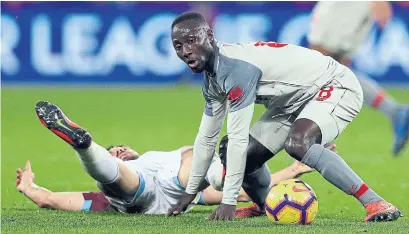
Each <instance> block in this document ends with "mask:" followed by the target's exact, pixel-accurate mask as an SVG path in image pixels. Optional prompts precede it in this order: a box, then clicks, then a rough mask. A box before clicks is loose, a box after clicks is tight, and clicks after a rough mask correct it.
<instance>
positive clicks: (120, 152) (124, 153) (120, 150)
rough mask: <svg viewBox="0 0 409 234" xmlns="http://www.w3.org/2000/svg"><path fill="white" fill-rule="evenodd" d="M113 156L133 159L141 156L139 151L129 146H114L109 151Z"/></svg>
mask: <svg viewBox="0 0 409 234" xmlns="http://www.w3.org/2000/svg"><path fill="white" fill-rule="evenodd" d="M108 152H109V153H110V154H111V155H112V156H114V157H117V158H119V159H122V160H124V161H126V160H133V159H137V158H138V157H139V154H138V152H136V151H135V150H133V149H132V148H130V147H129V146H114V147H112V148H111V149H110V150H109V151H108Z"/></svg>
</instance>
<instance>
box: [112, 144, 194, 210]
mask: <svg viewBox="0 0 409 234" xmlns="http://www.w3.org/2000/svg"><path fill="white" fill-rule="evenodd" d="M181 155H182V149H179V150H175V151H171V152H155V151H152V152H147V153H146V154H144V155H142V156H141V157H140V158H138V159H136V160H132V161H126V162H124V163H125V165H127V166H128V167H130V168H131V169H132V170H134V171H136V172H137V173H138V175H139V189H138V191H137V192H136V194H135V196H134V198H133V200H132V201H131V202H127V201H125V200H124V199H122V198H115V197H107V198H108V199H109V200H110V201H111V203H112V205H113V206H115V207H116V208H117V209H118V210H119V211H120V212H123V213H142V214H167V212H168V211H169V209H170V208H171V207H172V206H173V205H175V204H176V203H177V202H178V201H179V199H180V198H181V197H182V195H183V194H184V191H185V188H184V187H183V186H181V185H180V183H179V180H178V173H179V169H180V165H181V160H182V157H181ZM197 200H198V199H196V200H195V201H197Z"/></svg>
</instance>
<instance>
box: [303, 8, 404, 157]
mask: <svg viewBox="0 0 409 234" xmlns="http://www.w3.org/2000/svg"><path fill="white" fill-rule="evenodd" d="M346 16H347V17H346ZM391 18H392V7H391V4H390V3H388V2H385V1H352V2H350V1H348V2H343V1H321V2H318V3H316V5H315V7H314V10H313V12H312V21H311V27H310V30H309V33H308V36H307V38H308V41H309V43H310V48H311V49H314V50H318V51H320V52H321V53H323V54H324V55H328V56H331V57H333V58H334V59H335V60H337V61H338V62H340V63H341V64H343V65H345V66H348V67H349V66H350V65H351V58H352V57H353V55H354V54H355V52H356V51H357V49H358V48H359V46H360V45H361V44H362V43H363V42H364V40H365V39H366V38H367V36H368V34H369V32H370V30H371V28H372V26H373V25H374V24H375V23H377V24H378V25H379V26H380V27H381V28H384V27H385V25H386V24H387V23H388V22H389V21H390V19H391ZM356 75H357V76H358V80H359V82H360V83H361V85H362V90H363V93H364V102H365V104H367V105H369V106H371V107H372V108H375V109H378V110H380V111H381V112H382V113H384V114H385V115H386V116H387V117H388V118H389V119H390V120H391V122H392V125H393V129H394V135H395V139H394V142H393V145H392V152H393V154H394V155H398V154H399V153H400V152H401V151H402V149H403V148H404V146H405V144H407V141H408V136H409V107H408V106H405V105H399V104H398V103H397V102H396V101H395V100H394V99H393V98H392V97H391V96H390V95H388V94H386V92H385V91H384V90H383V89H382V87H381V86H380V85H379V84H378V83H377V82H376V81H375V80H373V79H371V78H369V77H368V76H366V75H361V74H359V73H356Z"/></svg>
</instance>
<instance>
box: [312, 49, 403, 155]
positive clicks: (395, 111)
mask: <svg viewBox="0 0 409 234" xmlns="http://www.w3.org/2000/svg"><path fill="white" fill-rule="evenodd" d="M310 47H311V49H314V50H317V51H319V52H321V53H322V54H324V55H327V56H331V57H332V58H334V59H335V60H337V61H338V62H340V63H341V64H343V65H345V66H347V67H350V66H351V59H350V58H348V57H346V56H342V55H336V54H334V53H332V52H330V51H329V50H327V49H325V48H323V47H322V46H318V45H311V46H310ZM356 75H357V77H358V80H359V82H360V83H361V86H362V90H363V92H364V102H365V104H366V105H368V106H370V107H372V108H374V109H377V110H379V111H381V112H382V113H383V114H384V115H385V116H387V117H388V118H389V119H390V121H391V123H392V125H393V130H394V136H395V137H394V141H393V145H392V152H393V154H394V155H398V154H399V153H400V152H401V151H402V149H403V148H404V146H405V145H406V143H407V142H408V137H409V107H408V106H404V105H400V104H398V103H397V102H396V101H395V100H394V99H393V97H391V96H390V95H389V94H387V93H386V91H385V90H384V89H383V88H382V87H381V86H380V85H379V84H378V83H377V82H376V81H375V80H374V79H372V78H370V77H368V76H366V75H364V74H360V73H357V72H356Z"/></svg>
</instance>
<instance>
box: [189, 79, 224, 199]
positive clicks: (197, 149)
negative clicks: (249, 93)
mask: <svg viewBox="0 0 409 234" xmlns="http://www.w3.org/2000/svg"><path fill="white" fill-rule="evenodd" d="M203 95H204V97H205V100H206V104H205V109H204V113H203V115H202V121H201V123H200V127H199V132H198V134H197V136H196V140H195V143H194V148H193V162H192V169H191V172H190V177H189V182H188V184H187V187H186V193H188V194H195V193H197V192H198V189H199V186H200V184H201V183H202V181H203V179H204V177H205V175H206V173H207V171H208V169H209V167H210V163H211V162H212V158H213V155H214V152H215V149H216V145H217V141H218V138H219V134H220V130H221V128H222V126H223V120H224V117H225V114H226V109H227V106H226V104H227V102H226V99H225V98H224V99H223V98H217V97H216V96H212V95H210V94H209V90H208V86H206V83H205V86H204V89H203Z"/></svg>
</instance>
